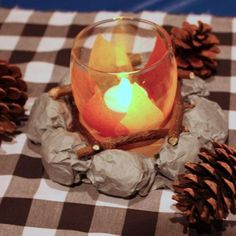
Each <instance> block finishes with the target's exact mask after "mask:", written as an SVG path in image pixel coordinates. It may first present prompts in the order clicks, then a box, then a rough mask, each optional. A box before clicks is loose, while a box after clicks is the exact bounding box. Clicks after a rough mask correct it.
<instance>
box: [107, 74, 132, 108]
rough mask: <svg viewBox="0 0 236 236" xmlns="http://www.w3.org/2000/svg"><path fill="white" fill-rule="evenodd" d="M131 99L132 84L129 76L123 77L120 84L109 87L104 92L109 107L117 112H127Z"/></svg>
mask: <svg viewBox="0 0 236 236" xmlns="http://www.w3.org/2000/svg"><path fill="white" fill-rule="evenodd" d="M131 99H132V86H131V85H130V82H129V80H128V79H127V78H121V79H120V83H119V84H118V85H116V86H113V87H111V88H109V89H108V90H107V91H106V93H105V94H104V100H105V103H106V105H107V107H108V108H109V109H111V110H112V111H115V112H127V111H128V109H129V105H130V103H131Z"/></svg>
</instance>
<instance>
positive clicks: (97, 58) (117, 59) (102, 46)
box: [89, 35, 133, 83]
mask: <svg viewBox="0 0 236 236" xmlns="http://www.w3.org/2000/svg"><path fill="white" fill-rule="evenodd" d="M89 67H91V68H93V69H96V70H99V71H103V72H122V71H132V69H133V68H132V64H131V62H130V60H129V57H128V55H127V54H126V52H125V51H124V48H123V47H121V46H120V45H119V44H115V43H111V42H109V41H107V40H106V39H105V38H104V37H103V36H101V35H99V36H97V38H96V40H95V42H94V45H93V48H92V51H91V54H90V58H89ZM101 83H102V81H101Z"/></svg>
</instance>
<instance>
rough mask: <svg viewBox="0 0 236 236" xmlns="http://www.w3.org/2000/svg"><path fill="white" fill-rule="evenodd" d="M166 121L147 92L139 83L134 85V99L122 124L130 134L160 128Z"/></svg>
mask: <svg viewBox="0 0 236 236" xmlns="http://www.w3.org/2000/svg"><path fill="white" fill-rule="evenodd" d="M163 120H164V116H163V113H162V112H161V110H160V109H159V108H158V107H156V106H155V104H154V103H153V102H152V101H151V100H150V99H149V97H148V95H147V92H146V91H145V90H144V89H143V88H142V87H141V86H139V85H138V84H137V83H134V84H133V85H132V99H131V103H130V105H129V108H128V111H127V113H126V115H125V116H124V118H123V119H122V120H121V122H120V123H121V124H123V125H124V126H125V127H127V128H128V130H129V131H130V132H138V131H144V130H148V129H155V128H158V127H159V126H160V125H161V123H162V122H163Z"/></svg>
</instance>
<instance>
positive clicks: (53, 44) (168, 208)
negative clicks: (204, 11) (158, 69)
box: [0, 8, 236, 236]
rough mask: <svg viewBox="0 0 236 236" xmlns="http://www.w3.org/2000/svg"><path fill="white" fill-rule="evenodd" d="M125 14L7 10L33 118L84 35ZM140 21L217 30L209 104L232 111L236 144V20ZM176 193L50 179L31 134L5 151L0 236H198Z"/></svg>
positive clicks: (12, 54) (227, 225)
mask: <svg viewBox="0 0 236 236" xmlns="http://www.w3.org/2000/svg"><path fill="white" fill-rule="evenodd" d="M120 14H123V15H126V14H128V13H121V12H97V13H96V12H92V13H78V12H77V13H75V12H68V13H63V12H56V11H54V12H39V11H33V10H20V9H11V10H7V9H3V8H0V58H1V59H5V60H7V61H9V62H10V63H17V64H18V65H19V66H20V68H21V70H22V73H23V75H24V76H23V79H24V80H25V81H26V82H27V84H28V90H29V91H28V93H29V99H28V101H27V103H26V106H25V107H26V110H27V114H29V113H30V109H31V106H32V104H33V103H34V100H35V99H36V98H37V97H38V96H39V95H40V94H42V93H43V92H45V91H48V89H50V88H51V87H53V86H55V85H56V84H57V83H58V82H60V80H61V79H62V78H63V76H64V75H65V73H67V72H68V64H69V57H70V48H71V45H72V42H73V38H74V36H75V35H76V34H77V32H78V31H79V30H81V29H82V28H84V27H85V26H86V25H88V24H90V23H92V22H94V21H98V20H102V19H106V18H111V17H114V16H117V15H120ZM129 15H130V13H129ZM135 16H139V17H142V18H146V19H149V20H152V21H154V22H156V23H158V24H160V25H163V26H165V27H167V29H168V28H170V27H171V26H180V25H181V24H182V22H183V21H184V20H187V21H189V22H192V23H195V22H197V20H199V19H200V20H202V21H204V22H207V23H209V24H211V25H212V26H213V29H214V32H215V33H216V34H217V36H218V37H219V39H220V41H221V45H220V49H221V53H220V55H219V57H218V58H219V67H218V71H217V75H216V76H214V77H213V78H211V79H209V80H208V81H207V84H208V88H209V90H210V91H211V94H210V96H209V99H211V100H213V101H216V102H218V103H219V105H220V106H221V107H222V108H223V110H224V111H225V115H226V116H227V118H228V125H229V138H228V143H229V144H230V145H235V144H236V143H235V140H236V18H231V17H211V16H210V15H172V14H166V13H164V12H148V11H145V12H142V13H139V14H135ZM171 196H172V192H171V191H170V190H156V191H152V192H151V193H150V194H149V195H148V196H147V197H145V198H142V197H135V198H133V199H129V200H127V199H121V198H113V197H109V196H106V195H103V194H99V193H98V192H97V191H96V190H95V189H94V188H93V186H91V185H86V184H82V185H80V186H75V187H65V186H61V185H59V184H57V183H54V182H52V181H51V180H50V179H48V177H47V174H46V173H45V172H44V169H43V166H42V164H41V156H40V154H39V152H38V150H37V149H36V148H35V146H34V145H32V144H31V143H30V142H29V141H28V140H27V138H26V135H25V134H24V133H22V134H20V135H18V136H16V138H15V139H14V140H13V141H12V142H11V143H3V144H2V146H1V149H0V235H4V236H5V235H58V236H59V235H136V236H137V235H144V236H146V235H147V236H149V235H175V236H177V235H196V234H197V231H196V230H195V229H194V228H186V227H185V222H184V219H183V218H182V217H181V215H180V214H179V213H178V212H177V211H176V209H175V207H174V205H173V204H174V202H173V200H171ZM214 230H215V229H213V231H214ZM213 231H212V233H213ZM99 233H100V234H99ZM215 233H216V232H215ZM219 234H222V235H233V234H236V216H233V215H229V217H228V218H227V220H225V221H224V222H223V229H222V232H220V233H219Z"/></svg>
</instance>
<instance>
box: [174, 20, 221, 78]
mask: <svg viewBox="0 0 236 236" xmlns="http://www.w3.org/2000/svg"><path fill="white" fill-rule="evenodd" d="M171 39H172V43H173V47H174V50H175V56H176V61H177V65H178V76H179V78H185V77H189V76H190V77H191V76H192V75H191V72H193V73H194V74H195V75H197V76H199V77H201V78H208V77H210V76H211V75H212V74H214V73H215V71H216V68H217V61H216V55H217V54H218V53H219V52H220V49H219V48H218V47H217V45H218V44H219V40H218V38H217V37H216V36H215V35H214V34H213V33H212V29H211V27H210V25H208V24H206V23H203V22H201V21H198V26H197V25H193V24H189V23H188V22H184V23H183V25H182V28H177V27H173V28H172V30H171Z"/></svg>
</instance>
